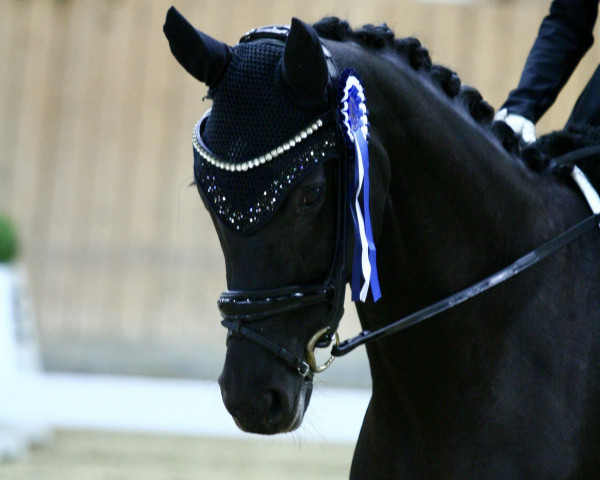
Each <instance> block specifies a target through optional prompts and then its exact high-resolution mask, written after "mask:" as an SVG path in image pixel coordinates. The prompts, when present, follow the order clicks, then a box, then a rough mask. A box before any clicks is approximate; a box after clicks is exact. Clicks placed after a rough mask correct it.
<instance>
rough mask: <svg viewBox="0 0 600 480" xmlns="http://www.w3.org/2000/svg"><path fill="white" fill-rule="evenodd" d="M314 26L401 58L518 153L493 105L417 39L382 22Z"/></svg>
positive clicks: (327, 21) (332, 21)
mask: <svg viewBox="0 0 600 480" xmlns="http://www.w3.org/2000/svg"><path fill="white" fill-rule="evenodd" d="M313 28H314V29H315V30H316V32H317V33H318V34H319V35H320V36H321V37H323V38H326V39H329V40H337V41H352V42H356V43H358V44H359V45H361V46H363V47H365V48H367V49H369V50H371V51H373V52H376V53H386V54H387V53H392V55H394V56H395V57H396V58H398V59H399V60H400V61H403V62H405V63H406V64H408V65H410V66H411V67H412V68H413V69H414V70H415V71H418V72H420V73H422V74H424V76H425V77H428V78H429V79H430V80H431V82H432V83H433V84H434V85H435V86H436V87H437V88H438V89H439V90H440V91H441V92H443V93H444V94H445V95H446V96H447V97H448V98H450V99H454V100H455V102H456V104H457V105H458V106H459V107H462V108H464V110H465V111H466V112H468V113H469V114H470V116H471V117H472V118H473V120H475V122H477V123H478V124H480V125H483V126H484V127H486V128H488V129H489V131H490V132H491V134H492V135H493V136H494V137H495V138H497V139H498V140H499V141H500V143H501V144H502V145H503V147H504V148H505V150H507V151H508V152H509V153H511V154H514V155H518V154H519V142H518V138H517V136H516V135H515V133H514V132H513V130H512V129H511V128H510V127H509V126H508V125H507V124H506V123H504V122H495V121H494V108H493V107H492V106H491V105H490V104H489V103H487V102H486V101H485V100H484V99H483V97H482V96H481V94H480V93H479V91H478V90H477V89H476V88H474V87H471V86H468V85H462V83H461V80H460V78H459V77H458V75H457V74H456V72H454V71H452V70H450V69H449V68H447V67H444V66H442V65H437V64H433V63H432V61H431V58H430V56H429V51H428V50H427V49H426V48H425V47H423V46H422V45H421V42H420V41H419V40H418V39H416V38H414V37H407V38H396V36H395V34H394V32H393V31H392V30H391V29H390V28H389V27H388V26H387V25H386V24H385V23H383V24H381V25H371V24H367V25H364V26H363V27H361V28H359V29H356V30H354V29H352V28H351V27H350V24H349V23H348V22H347V21H345V20H341V19H339V18H337V17H325V18H323V19H322V20H320V21H318V22H316V23H315V24H314V25H313Z"/></svg>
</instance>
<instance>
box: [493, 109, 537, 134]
mask: <svg viewBox="0 0 600 480" xmlns="http://www.w3.org/2000/svg"><path fill="white" fill-rule="evenodd" d="M494 120H501V121H505V122H506V123H507V124H508V126H509V127H510V128H512V129H513V130H514V132H515V133H516V134H517V135H519V136H520V137H521V138H522V139H523V141H524V142H526V143H533V142H535V125H534V124H533V122H532V121H531V120H528V119H526V118H525V117H522V116H521V115H516V114H514V113H508V111H507V110H506V108H503V109H502V110H499V111H498V112H497V113H496V115H495V116H494Z"/></svg>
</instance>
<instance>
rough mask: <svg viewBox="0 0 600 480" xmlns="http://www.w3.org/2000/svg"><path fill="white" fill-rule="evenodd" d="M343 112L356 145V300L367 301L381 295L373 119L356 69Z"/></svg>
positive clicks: (346, 86) (344, 82) (345, 78)
mask: <svg viewBox="0 0 600 480" xmlns="http://www.w3.org/2000/svg"><path fill="white" fill-rule="evenodd" d="M340 85H341V87H340V92H341V93H340V95H341V100H340V105H339V116H340V121H341V123H342V131H343V133H344V136H345V138H346V141H347V142H348V145H349V146H350V147H351V148H352V146H353V147H354V189H353V191H352V197H351V199H350V210H351V212H352V220H353V222H354V256H353V259H352V285H351V286H352V300H353V301H356V300H360V301H361V302H364V301H365V300H366V299H367V293H368V292H369V288H371V294H372V295H373V300H374V301H375V302H376V301H377V300H379V298H381V289H380V287H379V278H378V276H377V255H376V250H375V241H374V240H373V229H372V227H371V212H370V209H369V148H368V138H369V121H368V118H367V107H366V105H365V95H364V91H363V87H362V85H361V83H360V81H359V80H358V78H357V75H356V72H354V71H353V70H345V71H344V72H343V73H342V77H341V81H340Z"/></svg>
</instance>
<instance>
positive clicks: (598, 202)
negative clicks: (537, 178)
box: [331, 146, 600, 357]
mask: <svg viewBox="0 0 600 480" xmlns="http://www.w3.org/2000/svg"><path fill="white" fill-rule="evenodd" d="M599 155H600V146H595V147H587V148H582V149H580V150H576V151H574V152H570V153H567V154H565V155H562V156H560V157H558V158H556V159H554V160H553V161H552V163H551V168H552V169H553V170H555V171H559V172H560V173H569V174H570V175H571V177H572V178H573V180H574V181H575V182H576V183H577V185H578V186H579V188H580V189H581V191H582V193H583V195H584V197H585V199H586V200H587V202H588V204H589V205H590V208H591V209H592V211H593V212H594V213H593V214H592V215H590V216H589V217H587V218H586V219H584V220H582V221H581V222H579V223H577V224H576V225H574V226H572V227H571V228H569V229H568V230H566V231H564V232H563V233H561V234H559V235H558V236H556V237H554V238H553V239H552V240H549V241H548V242H546V243H544V244H543V245H541V246H540V247H538V248H536V249H535V250H532V251H531V252H529V253H527V254H526V255H524V256H522V257H521V258H519V259H518V260H516V261H515V262H513V263H511V264H510V265H509V266H507V267H505V268H503V269H502V270H500V271H498V272H496V273H494V274H493V275H490V276H489V277H487V278H485V279H483V280H481V281H479V282H477V283H475V284H473V285H471V286H470V287H467V288H465V289H463V290H461V291H459V292H457V293H455V294H454V295H451V296H449V297H446V298H444V299H443V300H440V301H438V302H436V303H434V304H433V305H430V306H428V307H425V308H423V309H421V310H419V311H417V312H414V313H412V314H410V315H408V316H406V317H403V318H401V319H399V320H396V321H395V322H393V323H390V324H389V325H386V326H385V327H381V328H379V329H377V330H373V331H371V330H363V331H362V332H361V333H359V334H358V335H356V336H355V337H352V338H349V339H348V340H344V341H343V342H341V343H340V344H337V345H334V346H333V348H332V350H331V355H332V356H334V357H341V356H343V355H346V354H347V353H349V352H351V351H352V350H354V349H355V348H356V347H358V346H360V345H364V344H366V343H369V342H372V341H374V340H377V339H380V338H383V337H387V336H388V335H392V334H394V333H398V332H400V331H402V330H405V329H407V328H409V327H411V326H413V325H416V324H418V323H421V322H422V321H424V320H427V319H429V318H432V317H434V316H436V315H439V314H440V313H442V312H445V311H446V310H450V309H452V308H454V307H456V306H458V305H460V304H461V303H463V302H466V301H467V300H469V299H471V298H473V297H475V296H477V295H479V294H481V293H483V292H485V291H486V290H489V289H490V288H492V287H495V286H496V285H499V284H501V283H503V282H505V281H507V280H509V279H510V278H512V277H514V276H515V275H517V274H519V273H521V272H523V271H525V270H527V269H528V268H530V267H532V266H533V265H535V264H537V263H538V262H540V261H541V260H543V259H544V258H546V257H548V256H550V255H552V254H553V253H555V252H557V251H558V250H560V249H561V248H563V247H565V246H567V245H569V244H570V243H571V242H573V241H575V240H577V239H578V238H579V237H581V236H583V235H585V234H586V233H588V232H589V231H591V230H593V229H594V228H595V227H600V199H599V197H598V194H597V193H596V190H595V189H594V187H593V186H592V185H591V184H590V182H589V181H588V179H587V177H586V176H585V174H584V173H583V172H582V171H581V170H580V169H579V167H577V166H576V165H574V162H576V161H577V160H581V159H584V158H591V157H597V156H599Z"/></svg>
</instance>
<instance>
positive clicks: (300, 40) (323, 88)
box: [281, 18, 329, 106]
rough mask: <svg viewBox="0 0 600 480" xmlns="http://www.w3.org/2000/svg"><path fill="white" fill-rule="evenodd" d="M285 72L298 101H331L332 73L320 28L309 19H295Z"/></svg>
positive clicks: (287, 45)
mask: <svg viewBox="0 0 600 480" xmlns="http://www.w3.org/2000/svg"><path fill="white" fill-rule="evenodd" d="M281 73H282V76H283V79H284V80H285V83H286V84H287V85H288V86H289V87H290V89H291V93H292V94H293V96H294V99H295V101H296V102H297V103H300V104H306V105H308V106H326V105H327V82H328V81H329V73H328V70H327V61H326V60H325V54H324V53H323V47H322V46H321V41H320V40H319V36H318V35H317V32H315V31H314V29H313V28H312V27H310V26H309V25H307V24H306V23H304V22H302V21H300V20H298V19H297V18H293V19H292V26H291V28H290V32H289V34H288V38H287V41H286V43H285V50H284V53H283V68H282V72H281Z"/></svg>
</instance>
